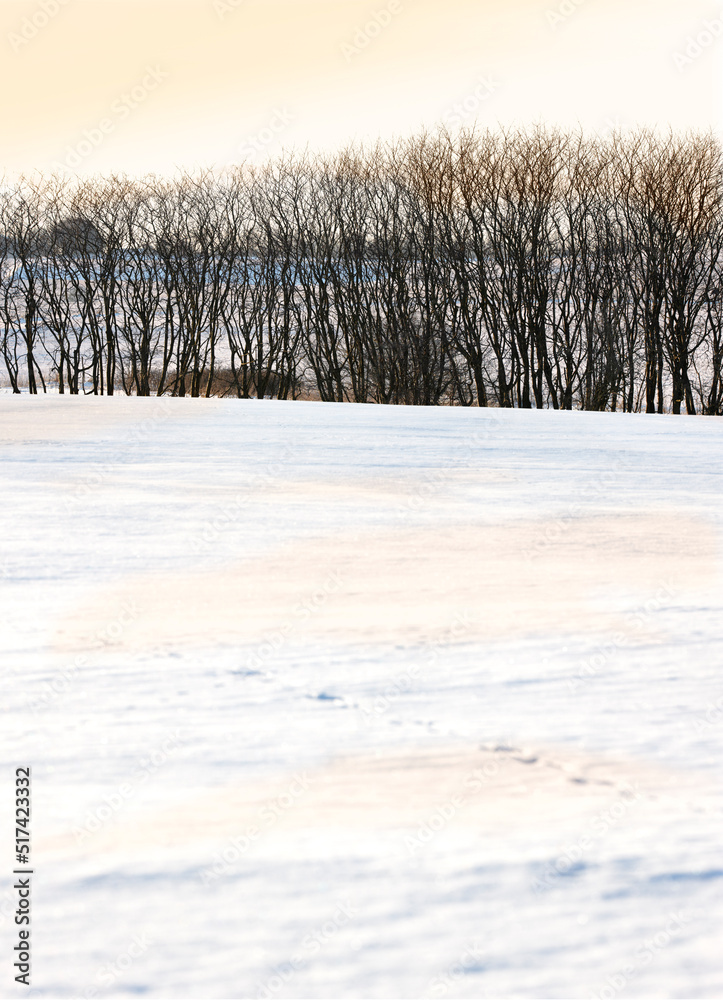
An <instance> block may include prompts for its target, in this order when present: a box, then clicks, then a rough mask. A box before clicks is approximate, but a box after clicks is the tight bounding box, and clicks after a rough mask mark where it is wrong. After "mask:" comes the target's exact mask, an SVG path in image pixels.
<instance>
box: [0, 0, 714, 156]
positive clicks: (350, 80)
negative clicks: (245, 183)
mask: <svg viewBox="0 0 723 1000" xmlns="http://www.w3.org/2000/svg"><path fill="white" fill-rule="evenodd" d="M719 18H721V20H720V21H719ZM706 21H708V22H714V23H712V25H711V29H712V30H709V29H708V28H707V27H706ZM717 28H720V31H721V35H720V37H715V33H716V30H717ZM696 39H698V41H696ZM0 49H1V50H2V58H0V88H1V92H2V95H3V105H2V111H1V112H0V170H5V171H11V172H13V171H16V170H30V169H34V168H39V169H43V170H48V169H49V168H50V167H52V166H53V165H58V164H64V165H66V166H70V167H72V168H73V169H74V170H76V171H77V172H80V173H93V172H96V171H103V172H107V171H112V170H117V171H129V172H141V171H147V170H155V171H170V170H172V169H173V168H174V167H175V166H182V167H194V166H199V165H206V164H208V165H212V164H213V165H219V164H225V163H231V162H239V161H240V160H241V159H242V158H243V157H244V156H247V157H252V158H255V159H260V158H263V157H266V156H269V155H274V154H275V153H277V152H279V151H280V150H281V149H282V148H283V147H293V146H296V147H299V146H305V145H307V144H308V145H309V146H311V147H312V148H330V147H331V148H333V147H334V146H337V145H340V144H342V143H345V142H348V141H350V140H353V139H371V138H376V137H377V136H379V135H381V136H389V135H394V134H396V135H404V134H408V133H409V132H410V131H412V130H414V129H417V128H419V127H421V126H422V125H428V126H432V125H434V124H435V123H436V122H440V121H445V120H446V121H447V123H448V124H450V125H456V124H460V123H464V124H471V123H472V122H473V121H474V120H475V119H477V120H478V121H480V122H481V123H483V124H485V125H487V124H489V125H494V124H496V123H497V122H502V123H505V124H513V123H530V122H536V121H543V122H548V123H551V124H552V123H554V124H568V125H569V124H575V123H580V124H581V125H583V126H584V127H585V128H587V129H590V130H593V129H595V130H600V131H603V130H605V129H606V128H610V127H611V126H614V125H616V124H617V125H622V126H627V125H634V124H647V125H658V126H667V125H673V126H674V127H676V128H687V127H692V128H705V127H708V126H712V127H714V128H716V129H718V130H721V128H722V127H723V89H722V88H723V74H722V72H721V67H722V66H723V7H722V6H721V0H718V2H715V0H377V2H373V0H372V2H368V0H0ZM455 106H456V107H455Z"/></svg>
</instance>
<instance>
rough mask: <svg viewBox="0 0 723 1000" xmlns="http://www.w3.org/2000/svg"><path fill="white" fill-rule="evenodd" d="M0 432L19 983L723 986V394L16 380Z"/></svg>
mask: <svg viewBox="0 0 723 1000" xmlns="http://www.w3.org/2000/svg"><path fill="white" fill-rule="evenodd" d="M0 454H1V456H2V484H1V488H2V497H1V498H0V501H1V502H0V511H1V512H2V557H1V560H0V585H1V587H2V606H1V610H0V615H1V621H0V629H1V631H2V635H1V641H2V648H3V662H4V666H3V672H2V682H3V696H2V709H3V725H2V732H1V735H0V740H1V741H2V752H3V753H2V756H3V762H4V767H3V774H4V775H5V776H6V779H7V780H6V781H4V782H3V787H4V788H5V792H4V793H3V796H4V800H5V801H4V802H3V807H2V815H3V816H5V817H7V819H6V820H4V821H3V824H2V827H3V828H2V830H1V831H0V857H1V858H2V859H3V865H2V867H0V871H2V873H3V888H2V892H1V893H0V927H1V930H2V935H1V937H0V940H2V942H3V949H2V950H3V954H2V955H0V969H1V975H2V977H3V978H2V979H0V993H1V995H2V996H4V997H5V996H7V997H15V996H37V997H59V998H65V997H87V998H90V997H96V996H97V997H111V996H112V997H116V996H117V997H130V996H144V997H168V998H187V997H188V998H206V997H209V998H210V997H214V998H215V997H219V998H222V997H233V998H236V997H251V998H255V997H263V998H270V997H275V998H288V997H304V998H306V997H310V998H316V997H319V998H327V997H329V998H346V997H354V998H357V997H358V998H366V997H368V998H395V997H399V998H407V997H410V998H417V997H444V996H446V997H545V998H547V997H550V998H578V997H599V998H600V1000H613V998H615V997H621V998H622V997H680V998H683V997H705V998H707V997H720V996H723V968H722V962H721V949H720V942H721V936H720V934H721V920H722V918H723V857H722V856H721V846H720V842H721V795H720V778H721V750H722V749H723V697H722V696H723V683H722V682H721V676H722V673H723V643H722V642H721V639H722V637H723V613H722V611H723V575H722V572H721V569H722V561H721V540H722V537H723V504H722V503H721V497H722V494H723V474H722V469H723V463H722V462H721V459H723V421H720V420H716V419H709V418H686V417H672V416H645V415H622V414H597V413H560V412H552V411H498V410H480V409H471V410H463V409H447V408H435V409H422V408H395V407H373V406H355V405H351V404H343V405H336V404H321V403H285V402H277V401H259V400H250V401H237V400H194V399H172V400H160V399H135V398H133V399H128V398H125V397H122V398H111V399H107V398H106V399H96V398H72V397H59V396H56V397H44V398H40V397H38V398H33V397H28V396H23V397H11V396H3V397H2V398H0ZM27 764H30V765H32V768H33V791H32V796H33V826H32V830H33V856H32V860H33V870H34V875H33V924H32V953H33V987H32V989H31V990H30V991H28V990H26V989H25V988H24V987H20V986H17V985H16V984H15V983H14V982H13V979H12V976H13V975H14V973H13V972H12V971H11V962H12V957H11V948H12V944H14V943H15V940H16V937H15V928H14V926H13V918H12V914H13V902H14V899H15V896H14V894H13V891H12V888H11V886H12V882H11V878H12V876H11V871H12V869H13V867H14V861H13V843H12V826H11V820H10V809H11V804H12V803H11V796H12V781H13V774H14V769H15V768H16V767H19V766H23V765H27Z"/></svg>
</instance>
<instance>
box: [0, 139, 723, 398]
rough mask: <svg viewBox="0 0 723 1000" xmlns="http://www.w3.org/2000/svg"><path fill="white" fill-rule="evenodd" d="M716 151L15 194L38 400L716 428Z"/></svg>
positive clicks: (722, 228)
mask: <svg viewBox="0 0 723 1000" xmlns="http://www.w3.org/2000/svg"><path fill="white" fill-rule="evenodd" d="M722 251H723V155H722V151H721V148H720V146H719V144H718V142H717V140H716V139H715V137H714V136H712V135H697V134H696V135H686V136H678V135H674V134H670V135H668V136H664V137H661V136H657V135H654V134H652V133H650V132H643V131H641V132H637V133H635V134H628V135H624V136H623V135H616V136H613V137H612V138H610V139H608V140H604V141H603V140H600V139H588V138H586V137H585V136H583V135H580V134H565V133H562V132H557V131H545V130H541V129H538V130H534V131H520V132H491V131H487V132H480V131H475V130H472V131H468V132H464V133H461V134H459V135H456V136H450V135H448V134H447V133H444V132H439V133H436V134H432V135H430V134H424V135H420V136H417V137H415V138H414V139H411V140H406V141H403V142H398V143H393V144H386V145H381V144H380V145H378V146H376V147H374V148H363V149H362V148H353V149H349V150H346V151H344V152H341V153H339V154H336V155H334V156H329V157H326V158H314V157H311V156H308V155H304V156H296V155H292V156H285V157H282V158H280V159H278V160H276V161H274V162H272V163H270V164H268V165H266V166H264V167H262V168H257V169H253V168H251V167H241V168H239V169H237V170H234V171H231V172H224V173H223V174H214V173H211V172H208V173H202V174H196V175H184V176H181V177H177V178H175V179H173V180H164V179H159V178H153V177H150V178H145V179H142V180H133V179H129V178H118V177H116V178H111V179H98V180H92V181H82V182H78V181H75V182H70V181H67V180H64V179H61V178H58V177H52V178H47V179H45V178H32V177H31V178H28V177H26V178H22V179H20V180H19V181H17V182H15V183H12V184H10V183H5V184H4V185H2V186H0V341H1V348H2V359H1V360H2V363H3V366H4V377H5V380H6V384H7V385H9V386H10V387H12V389H13V390H14V391H22V390H23V389H24V388H27V389H28V390H29V391H30V392H31V393H37V392H43V391H48V390H49V389H51V388H52V389H53V391H56V390H57V391H59V392H61V393H65V392H68V393H98V394H108V395H111V394H113V393H114V392H117V391H123V392H126V393H130V394H138V395H150V394H159V395H160V394H169V395H176V396H185V395H191V396H200V395H204V396H210V395H233V396H239V397H249V396H274V397H278V398H282V399H288V398H300V397H305V398H320V399H322V400H336V401H344V400H352V401H355V402H378V403H405V404H417V405H434V404H440V403H448V404H458V405H480V406H490V405H494V406H501V407H511V406H519V407H538V408H539V407H554V408H561V409H572V408H583V409H593V410H604V409H613V410H615V409H621V410H626V411H634V410H641V409H642V410H645V411H647V412H663V411H665V410H672V411H673V412H674V413H680V412H681V411H683V410H685V411H687V412H688V413H696V412H700V413H708V414H722V413H723V252H722Z"/></svg>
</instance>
